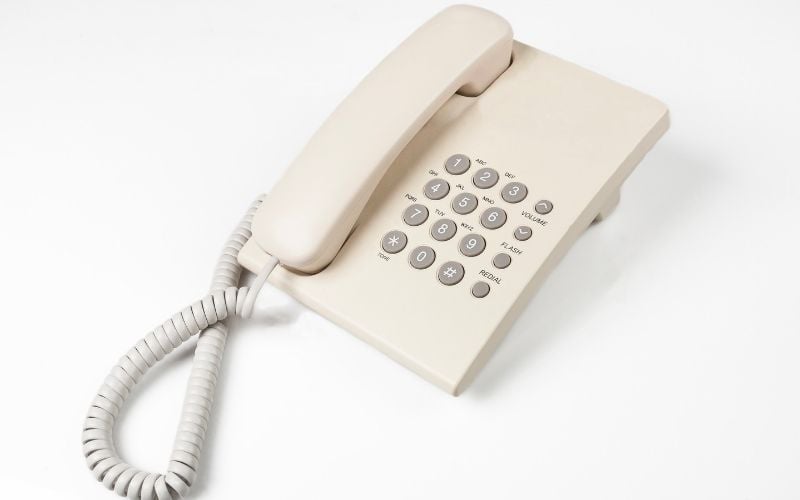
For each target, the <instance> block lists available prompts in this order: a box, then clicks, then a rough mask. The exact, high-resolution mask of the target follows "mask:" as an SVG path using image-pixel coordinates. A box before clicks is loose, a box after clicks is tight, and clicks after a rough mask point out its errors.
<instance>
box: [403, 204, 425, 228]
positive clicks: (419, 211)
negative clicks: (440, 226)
mask: <svg viewBox="0 0 800 500" xmlns="http://www.w3.org/2000/svg"><path fill="white" fill-rule="evenodd" d="M426 220H428V209H427V208H426V207H425V205H420V204H419V203H414V204H413V205H411V206H409V207H408V208H406V209H405V211H403V222H405V223H406V224H408V225H409V226H419V225H420V224H422V223H423V222H425V221H426Z"/></svg>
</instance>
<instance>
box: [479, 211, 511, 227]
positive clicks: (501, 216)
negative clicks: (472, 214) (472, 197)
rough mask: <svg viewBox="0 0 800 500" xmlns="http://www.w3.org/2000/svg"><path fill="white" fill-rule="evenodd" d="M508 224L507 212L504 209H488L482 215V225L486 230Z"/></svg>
mask: <svg viewBox="0 0 800 500" xmlns="http://www.w3.org/2000/svg"><path fill="white" fill-rule="evenodd" d="M505 223H506V211H505V210H503V209H502V208H487V209H486V211H485V212H483V213H482V214H481V225H483V227H485V228H486V229H497V228H498V227H501V226H502V225H503V224H505Z"/></svg>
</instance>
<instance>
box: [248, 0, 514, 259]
mask: <svg viewBox="0 0 800 500" xmlns="http://www.w3.org/2000/svg"><path fill="white" fill-rule="evenodd" d="M512 41H513V40H512V34H511V26H509V24H508V23H507V22H506V21H505V20H504V19H502V18H501V17H499V16H497V15H495V14H492V13H491V12H488V11H486V10H483V9H479V8H475V7H467V6H457V7H451V8H449V9H446V10H445V11H444V12H442V13H440V14H439V15H437V16H436V17H434V18H433V19H431V20H430V21H428V22H427V23H425V24H424V25H422V27H420V28H419V29H418V30H417V31H416V32H414V33H413V34H412V35H411V36H410V37H409V38H408V39H407V40H406V41H405V42H403V43H402V44H401V45H400V46H399V47H397V48H396V49H395V50H394V51H393V52H392V53H391V54H389V55H388V56H387V57H386V59H384V60H383V62H381V63H380V64H379V65H378V66H377V67H376V68H375V69H374V70H373V71H372V72H371V73H370V74H369V75H368V76H367V77H366V78H364V80H363V81H362V82H361V83H360V84H359V85H358V87H356V89H355V90H354V91H353V93H351V94H350V95H349V96H348V97H347V98H346V99H345V100H344V101H343V102H342V103H341V104H340V105H339V107H338V108H336V110H335V111H334V112H333V114H332V115H331V116H330V118H328V119H327V120H326V121H325V123H323V125H322V127H320V129H319V130H318V131H317V133H316V134H315V135H314V136H313V137H312V138H311V140H310V141H309V143H308V145H307V146H306V147H305V149H304V150H303V152H302V153H301V154H300V156H299V157H298V158H297V159H296V160H295V161H294V163H292V165H291V166H290V167H289V169H288V170H287V171H286V172H285V174H284V175H283V177H282V178H281V179H280V180H279V181H278V183H277V184H276V185H275V186H274V187H273V188H272V190H271V191H270V193H269V196H267V198H266V199H265V200H264V203H263V204H262V206H261V208H259V210H258V212H257V213H256V217H255V219H254V221H253V227H254V237H255V240H256V242H257V243H258V246H259V247H260V248H261V249H263V250H264V251H265V252H267V253H268V254H270V255H272V256H274V257H276V258H277V259H278V260H279V261H280V262H281V265H284V266H287V267H290V268H292V269H295V270H298V271H302V272H306V273H313V272H317V271H319V270H320V269H322V268H323V267H325V266H326V265H328V264H329V263H330V261H331V260H333V258H334V256H335V255H336V253H337V252H338V251H339V248H340V247H341V245H342V243H344V240H345V238H347V235H348V234H349V233H350V230H351V229H352V227H353V225H354V224H355V221H356V218H357V217H358V215H359V214H360V213H361V210H362V209H363V208H364V205H365V204H366V202H367V200H368V199H369V196H370V195H371V194H372V192H373V191H374V190H375V187H376V185H377V184H378V181H379V180H380V179H381V178H382V177H383V176H384V173H385V172H386V170H387V169H388V168H389V165H391V164H392V162H393V161H394V160H395V158H396V157H397V155H398V154H399V153H400V151H401V150H402V149H403V148H404V147H405V146H406V144H408V142H409V141H410V140H411V138H412V137H414V136H415V135H416V134H417V132H419V130H420V129H421V128H422V126H423V125H424V124H425V123H427V122H428V120H429V119H430V118H431V116H433V114H434V113H435V112H436V111H438V110H439V108H441V107H442V105H443V104H444V103H445V102H446V101H447V100H448V99H449V98H450V97H451V96H453V94H455V93H456V92H458V93H460V94H462V95H467V96H474V95H479V94H480V93H481V92H483V91H484V90H485V89H486V88H487V87H488V86H489V85H490V84H491V83H492V82H493V81H494V80H495V79H496V78H497V77H498V76H499V75H500V74H501V73H502V72H503V71H505V69H506V68H507V67H508V65H509V64H510V63H511V46H512Z"/></svg>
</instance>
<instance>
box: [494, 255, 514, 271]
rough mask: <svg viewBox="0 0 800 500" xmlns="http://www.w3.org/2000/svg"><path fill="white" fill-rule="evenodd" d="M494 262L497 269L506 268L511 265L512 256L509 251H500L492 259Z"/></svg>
mask: <svg viewBox="0 0 800 500" xmlns="http://www.w3.org/2000/svg"><path fill="white" fill-rule="evenodd" d="M492 264H494V267H496V268H497V269H505V268H507V267H508V266H510V265H511V256H510V255H508V254H507V253H499V254H497V255H495V256H494V258H493V259H492Z"/></svg>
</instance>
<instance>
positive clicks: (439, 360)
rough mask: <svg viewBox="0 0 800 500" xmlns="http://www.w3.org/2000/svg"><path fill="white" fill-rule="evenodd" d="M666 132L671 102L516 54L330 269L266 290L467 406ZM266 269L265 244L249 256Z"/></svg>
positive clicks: (371, 208)
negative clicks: (486, 367) (521, 322)
mask: <svg viewBox="0 0 800 500" xmlns="http://www.w3.org/2000/svg"><path fill="white" fill-rule="evenodd" d="M668 128H669V115H668V111H667V108H666V107H665V106H664V105H663V104H662V103H660V102H659V101H657V100H655V99H653V98H651V97H649V96H646V95H644V94H641V93H639V92H637V91H635V90H633V89H630V88H628V87H625V86H623V85H620V84H617V83H614V82H612V81H610V80H608V79H606V78H604V77H602V76H599V75H597V74H594V73H592V72H590V71H587V70H585V69H582V68H580V67H578V66H576V65H574V64H571V63H569V62H566V61H563V60H561V59H558V58H556V57H553V56H551V55H549V54H546V53H544V52H541V51H539V50H537V49H534V48H532V47H528V46H526V45H523V44H521V43H518V42H515V43H514V62H513V64H512V65H511V66H510V67H509V68H508V69H507V70H506V71H505V72H504V73H503V74H502V75H501V76H500V77H499V78H498V79H497V80H496V81H495V82H494V83H493V84H492V85H491V86H490V87H489V88H488V90H486V91H485V92H484V93H483V94H481V95H480V96H478V97H474V98H471V97H464V96H461V95H454V96H453V97H451V98H450V99H449V100H448V101H447V102H446V103H445V104H444V106H442V108H440V109H439V111H437V112H436V114H434V116H433V117H432V118H431V119H430V120H429V121H428V122H427V123H426V125H425V126H424V127H423V128H422V130H421V131H420V132H419V133H418V134H417V135H416V136H415V137H414V138H413V139H412V140H411V142H410V143H409V144H408V145H407V146H406V147H405V148H404V149H403V151H402V152H401V153H400V154H399V156H398V157H397V159H396V160H395V161H394V163H393V164H392V165H391V166H390V167H389V170H388V172H387V173H386V175H385V176H384V177H383V179H382V180H381V181H380V184H379V185H378V187H377V189H376V190H375V191H374V193H373V195H372V197H371V198H370V201H369V202H368V204H367V206H366V208H365V209H364V211H363V212H362V213H361V216H360V218H359V219H358V222H357V224H356V227H355V229H354V230H353V232H352V234H351V235H350V237H349V238H348V240H347V241H346V242H345V244H344V246H342V248H341V250H340V251H339V253H338V254H337V255H336V257H335V259H334V260H333V261H332V262H331V264H330V265H329V266H328V267H326V268H325V269H323V270H322V271H320V272H318V273H316V274H303V273H299V272H293V271H292V270H290V269H288V268H285V267H279V268H276V269H275V271H274V272H273V273H272V274H271V275H270V277H269V282H270V283H272V284H274V285H275V286H277V287H278V288H280V289H282V290H284V291H285V292H287V293H288V294H290V295H292V296H294V297H295V298H296V299H298V300H299V301H300V302H302V303H303V304H305V305H307V306H308V307H310V308H311V309H313V310H314V311H316V312H318V313H319V314H321V315H323V316H325V317H326V318H328V319H330V320H331V321H333V322H334V323H336V324H338V325H339V326H341V327H342V328H344V329H345V330H348V331H349V332H351V333H353V334H354V335H356V336H357V337H359V338H361V339H363V340H364V341H366V342H368V343H369V344H371V345H373V346H374V347H376V348H377V349H379V350H380V351H382V352H384V353H385V354H386V355H388V356H389V357H391V358H392V359H394V360H396V361H398V362H399V363H401V364H402V365H404V366H406V367H408V368H410V369H411V370H413V371H414V372H416V373H418V374H419V375H421V376H422V377H424V378H425V379H427V380H429V381H430V382H432V383H434V384H436V385H437V386H439V387H441V388H442V389H444V390H445V391H447V392H448V393H450V394H458V393H460V392H461V391H463V390H464V388H465V387H466V386H467V385H468V384H469V383H470V381H471V380H472V379H473V378H474V377H475V376H476V374H477V373H478V371H479V370H480V368H481V367H482V366H483V364H484V363H485V362H486V361H487V359H488V358H489V356H490V355H491V353H492V352H493V350H494V348H495V346H496V345H497V344H498V343H499V342H500V340H501V339H502V337H503V336H504V334H505V332H506V331H507V330H508V329H509V328H510V326H511V324H512V323H513V322H514V320H515V319H516V318H517V316H518V315H519V313H520V312H521V311H522V310H523V309H524V307H525V306H526V305H527V303H528V301H529V299H530V297H531V296H532V295H533V293H534V292H535V291H536V290H537V289H538V287H539V286H540V285H541V283H542V282H543V281H544V279H545V277H546V276H547V275H548V274H549V272H550V271H551V270H552V268H553V267H554V266H555V265H556V264H557V263H558V261H559V260H560V259H561V257H562V256H563V255H564V254H565V253H566V252H567V250H568V249H569V248H570V247H571V245H572V244H573V243H574V241H575V240H576V239H577V238H578V237H579V236H580V234H581V233H582V232H583V230H584V229H585V228H587V227H588V226H589V225H590V224H591V223H592V222H593V221H600V220H603V219H605V218H606V217H608V216H609V215H610V214H611V212H612V211H613V210H614V208H615V207H616V205H617V203H618V201H619V190H620V186H621V185H622V183H623V181H624V180H625V179H626V178H627V177H628V175H629V174H630V173H631V172H632V171H633V169H634V167H635V166H636V165H637V164H638V163H639V161H640V160H641V159H642V158H643V157H644V155H645V154H646V153H647V152H648V151H649V150H650V148H651V147H652V146H653V145H654V144H655V143H656V141H657V140H658V139H659V138H660V137H661V135H662V134H664V132H666V130H667V129H668ZM352 147H359V146H358V144H353V145H352ZM459 159H460V160H459ZM334 167H336V166H335V165H333V166H329V168H334ZM463 167H466V168H463ZM487 172H488V175H487ZM309 182H313V179H310V180H309ZM439 188H441V189H445V188H446V189H447V192H446V193H443V192H442V191H438V189H439ZM451 223H452V226H453V227H451ZM301 236H303V235H299V234H298V235H297V237H301ZM285 237H286V238H292V237H293V235H292V234H286V235H285ZM267 258H268V256H267V255H266V253H264V252H263V250H261V249H260V248H259V247H258V245H257V244H256V243H254V242H253V239H251V240H250V241H249V242H248V243H247V244H246V245H245V247H244V248H243V249H242V252H241V253H240V254H239V261H240V262H241V263H242V264H243V265H244V266H245V267H246V268H248V269H250V270H251V271H254V272H258V271H259V270H260V268H261V266H262V264H263V262H264V261H265V259H267ZM522 333H524V334H529V333H530V332H522Z"/></svg>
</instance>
